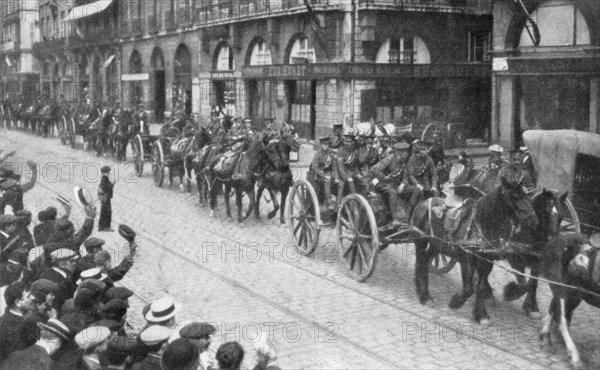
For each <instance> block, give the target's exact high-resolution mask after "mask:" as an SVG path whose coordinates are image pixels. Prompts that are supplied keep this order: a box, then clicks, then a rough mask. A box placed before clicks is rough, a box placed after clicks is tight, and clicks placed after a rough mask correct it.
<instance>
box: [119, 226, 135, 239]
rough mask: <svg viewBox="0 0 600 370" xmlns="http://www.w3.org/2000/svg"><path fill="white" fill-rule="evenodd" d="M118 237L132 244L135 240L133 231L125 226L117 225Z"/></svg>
mask: <svg viewBox="0 0 600 370" xmlns="http://www.w3.org/2000/svg"><path fill="white" fill-rule="evenodd" d="M118 231H119V235H121V236H122V237H123V238H125V240H127V241H128V242H130V243H132V242H133V241H134V240H135V231H133V229H132V228H130V227H129V226H127V225H123V224H121V225H119V230H118Z"/></svg>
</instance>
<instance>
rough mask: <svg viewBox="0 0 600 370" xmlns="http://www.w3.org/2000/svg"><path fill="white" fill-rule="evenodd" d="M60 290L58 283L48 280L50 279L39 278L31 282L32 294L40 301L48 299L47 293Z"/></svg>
mask: <svg viewBox="0 0 600 370" xmlns="http://www.w3.org/2000/svg"><path fill="white" fill-rule="evenodd" d="M57 290H58V284H56V283H54V282H52V281H50V280H48V279H39V280H36V281H34V282H33V284H31V288H30V291H31V294H33V295H34V296H35V298H36V299H37V300H38V303H41V302H43V301H45V300H46V295H48V294H49V293H54V292H56V291H57Z"/></svg>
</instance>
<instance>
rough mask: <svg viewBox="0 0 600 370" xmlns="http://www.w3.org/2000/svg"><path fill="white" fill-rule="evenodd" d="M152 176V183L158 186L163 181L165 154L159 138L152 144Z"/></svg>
mask: <svg viewBox="0 0 600 370" xmlns="http://www.w3.org/2000/svg"><path fill="white" fill-rule="evenodd" d="M152 176H153V177H154V185H156V186H158V187H159V188H160V187H161V186H162V184H163V182H164V181H165V155H164V152H163V148H162V144H161V143H160V140H156V141H155V142H154V144H153V145H152Z"/></svg>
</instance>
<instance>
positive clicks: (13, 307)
mask: <svg viewBox="0 0 600 370" xmlns="http://www.w3.org/2000/svg"><path fill="white" fill-rule="evenodd" d="M4 299H5V300H6V305H7V308H6V310H5V312H4V314H3V315H2V316H0V363H1V362H2V361H4V360H5V359H6V358H7V357H8V355H10V354H11V353H12V352H15V351H20V350H22V349H25V348H27V347H29V346H31V345H32V344H34V343H35V341H36V333H35V324H32V323H29V322H27V321H25V317H24V316H25V314H27V312H29V311H30V310H33V309H35V297H34V296H33V295H32V294H31V293H30V291H29V290H28V288H27V284H25V283H24V282H21V281H18V282H16V283H13V284H11V285H9V286H8V288H6V291H5V292H4Z"/></svg>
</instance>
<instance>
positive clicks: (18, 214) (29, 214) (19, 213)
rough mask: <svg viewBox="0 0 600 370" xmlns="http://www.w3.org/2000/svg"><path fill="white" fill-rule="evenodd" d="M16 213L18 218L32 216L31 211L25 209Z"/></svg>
mask: <svg viewBox="0 0 600 370" xmlns="http://www.w3.org/2000/svg"><path fill="white" fill-rule="evenodd" d="M14 215H15V216H16V217H18V218H25V217H29V218H31V212H29V211H27V210H24V209H22V210H20V211H17V212H15V213H14Z"/></svg>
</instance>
